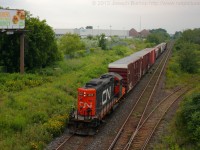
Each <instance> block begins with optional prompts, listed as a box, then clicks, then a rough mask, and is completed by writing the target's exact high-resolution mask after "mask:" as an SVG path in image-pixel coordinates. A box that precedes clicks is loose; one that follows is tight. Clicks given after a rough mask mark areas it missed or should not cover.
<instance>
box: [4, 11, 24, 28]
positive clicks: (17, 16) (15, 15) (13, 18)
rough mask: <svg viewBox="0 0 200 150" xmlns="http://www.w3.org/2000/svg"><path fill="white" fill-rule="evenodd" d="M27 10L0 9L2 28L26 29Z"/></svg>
mask: <svg viewBox="0 0 200 150" xmlns="http://www.w3.org/2000/svg"><path fill="white" fill-rule="evenodd" d="M24 28H25V11H24V10H11V9H0V29H24Z"/></svg>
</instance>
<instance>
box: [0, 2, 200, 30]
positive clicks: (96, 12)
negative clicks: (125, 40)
mask: <svg viewBox="0 0 200 150" xmlns="http://www.w3.org/2000/svg"><path fill="white" fill-rule="evenodd" d="M184 1H187V0H184ZM136 2H146V3H143V4H140V5H139V4H136ZM147 2H148V3H147ZM150 2H159V5H158V4H155V3H150ZM164 2H173V3H174V4H171V5H169V4H164ZM178 2H183V1H181V0H168V1H166V0H146V1H145V0H57V1H55V0H0V5H1V6H3V7H10V8H18V9H25V10H28V11H30V12H31V13H32V14H33V16H39V17H40V18H41V19H46V20H47V23H48V24H49V25H50V26H52V27H54V28H79V27H85V26H87V25H92V26H94V28H97V26H99V28H105V29H108V28H109V26H110V25H112V28H113V29H122V28H123V29H124V28H125V29H130V28H132V27H134V28H135V29H136V30H139V29H140V17H141V20H142V21H141V23H142V29H143V28H146V29H152V28H165V29H167V30H168V31H169V32H170V33H173V32H175V31H176V30H183V29H185V28H194V27H199V24H200V21H199V16H198V14H200V9H199V8H200V4H199V5H188V4H187V5H178ZM188 2H193V1H188Z"/></svg>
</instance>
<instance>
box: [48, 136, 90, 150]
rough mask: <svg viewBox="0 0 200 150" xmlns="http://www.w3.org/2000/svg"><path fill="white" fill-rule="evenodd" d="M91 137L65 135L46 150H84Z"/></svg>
mask: <svg viewBox="0 0 200 150" xmlns="http://www.w3.org/2000/svg"><path fill="white" fill-rule="evenodd" d="M92 139H93V137H91V136H78V135H75V134H71V135H70V134H65V135H64V136H63V137H62V138H61V139H59V140H58V141H57V142H54V144H53V146H51V148H47V149H46V150H83V149H86V147H87V146H88V144H89V143H90V142H91V140H92Z"/></svg>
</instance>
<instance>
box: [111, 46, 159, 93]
mask: <svg viewBox="0 0 200 150" xmlns="http://www.w3.org/2000/svg"><path fill="white" fill-rule="evenodd" d="M154 62H155V49H154V48H147V49H144V50H141V51H139V52H136V53H134V54H132V55H130V56H127V57H125V58H122V59H120V60H117V61H115V62H113V63H110V64H109V66H108V69H109V72H116V73H118V74H120V75H121V76H122V77H123V86H124V87H125V88H126V92H128V91H130V90H131V89H132V88H133V87H134V86H135V85H136V84H137V82H138V81H139V80H140V78H141V76H142V75H144V74H145V73H146V72H147V71H148V69H149V68H150V66H151V65H152V64H153V63H154Z"/></svg>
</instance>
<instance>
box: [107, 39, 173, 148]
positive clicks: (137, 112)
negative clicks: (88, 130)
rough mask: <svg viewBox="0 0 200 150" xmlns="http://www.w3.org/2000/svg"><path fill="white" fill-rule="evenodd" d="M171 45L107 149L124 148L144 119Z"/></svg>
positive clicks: (171, 44)
mask: <svg viewBox="0 0 200 150" xmlns="http://www.w3.org/2000/svg"><path fill="white" fill-rule="evenodd" d="M172 46H173V43H170V45H169V46H168V47H167V52H165V55H164V54H163V57H162V60H161V62H160V63H159V65H158V67H157V68H156V70H155V71H154V74H153V75H152V77H151V79H150V80H149V82H148V83H147V85H146V87H145V88H144V90H143V91H142V93H141V95H140V97H139V98H138V100H137V102H136V103H135V105H134V106H133V108H132V110H131V112H130V113H129V115H128V117H127V119H126V121H125V122H124V124H123V125H122V127H121V128H120V130H119V131H118V133H117V135H116V137H115V138H114V140H113V141H112V143H111V145H110V147H109V148H108V150H111V149H124V148H126V147H127V143H129V141H130V139H129V137H132V135H133V134H135V132H136V131H137V130H138V128H139V127H140V125H141V124H142V122H143V121H144V120H145V115H146V114H147V112H148V110H150V109H148V107H149V104H150V102H151V100H152V96H153V94H154V92H155V90H156V87H157V84H158V83H159V80H160V77H161V74H162V73H163V70H164V68H165V66H166V63H167V60H168V58H169V56H170V53H171V49H172Z"/></svg>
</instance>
